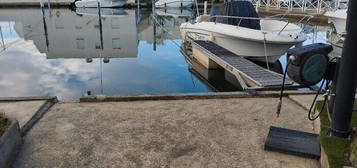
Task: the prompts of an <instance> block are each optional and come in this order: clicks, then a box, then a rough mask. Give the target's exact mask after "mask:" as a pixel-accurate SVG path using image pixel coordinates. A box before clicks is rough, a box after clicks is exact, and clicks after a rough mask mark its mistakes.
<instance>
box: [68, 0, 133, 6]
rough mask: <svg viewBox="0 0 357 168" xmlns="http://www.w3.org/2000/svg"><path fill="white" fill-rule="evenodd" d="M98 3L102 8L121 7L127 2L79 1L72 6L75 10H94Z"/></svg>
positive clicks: (113, 0)
mask: <svg viewBox="0 0 357 168" xmlns="http://www.w3.org/2000/svg"><path fill="white" fill-rule="evenodd" d="M98 2H99V3H100V7H102V8H112V7H122V6H124V5H125V4H126V2H127V0H80V1H76V2H75V3H74V4H75V5H76V7H77V8H96V7H98Z"/></svg>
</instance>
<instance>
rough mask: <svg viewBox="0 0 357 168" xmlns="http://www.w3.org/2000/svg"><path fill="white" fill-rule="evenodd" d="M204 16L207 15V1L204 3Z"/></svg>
mask: <svg viewBox="0 0 357 168" xmlns="http://www.w3.org/2000/svg"><path fill="white" fill-rule="evenodd" d="M203 15H207V1H205V2H204V6H203Z"/></svg>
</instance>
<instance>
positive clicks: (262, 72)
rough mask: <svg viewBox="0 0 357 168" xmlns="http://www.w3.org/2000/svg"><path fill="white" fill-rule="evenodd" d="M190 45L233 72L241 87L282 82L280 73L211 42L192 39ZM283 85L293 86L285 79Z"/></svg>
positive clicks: (267, 86) (256, 86)
mask: <svg viewBox="0 0 357 168" xmlns="http://www.w3.org/2000/svg"><path fill="white" fill-rule="evenodd" d="M192 46H193V47H196V48H198V49H200V50H201V51H202V52H204V53H205V55H208V57H209V59H210V60H213V61H214V62H215V63H217V64H218V65H219V66H220V67H222V68H224V69H226V70H227V71H229V72H231V73H232V74H234V75H235V76H236V77H237V79H238V81H239V82H240V83H241V84H242V87H243V89H263V88H264V89H272V88H280V86H281V84H282V80H283V77H282V75H281V74H278V73H275V72H272V71H269V70H267V69H264V68H262V67H260V66H259V65H257V64H255V63H253V62H251V61H249V60H247V59H245V58H243V57H240V56H238V55H236V54H234V53H232V52H230V51H228V50H227V49H225V48H223V47H221V46H219V45H217V44H214V43H213V42H209V41H202V40H195V41H192ZM285 85H286V86H288V87H289V86H293V82H292V81H291V80H289V79H287V80H286V81H285Z"/></svg>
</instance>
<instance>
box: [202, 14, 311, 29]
mask: <svg viewBox="0 0 357 168" xmlns="http://www.w3.org/2000/svg"><path fill="white" fill-rule="evenodd" d="M287 17H301V19H300V20H299V21H298V22H293V23H295V24H304V26H303V28H302V30H301V31H303V30H304V27H305V26H306V24H307V23H308V22H309V21H310V20H311V19H312V18H313V17H314V16H312V15H306V14H277V15H273V16H270V17H266V18H258V17H241V16H225V15H214V16H210V17H207V18H206V19H204V20H202V21H208V20H210V19H211V18H229V19H239V22H238V24H237V28H239V26H240V24H241V23H242V21H243V20H278V21H285V22H286V24H285V25H284V26H283V28H282V29H281V30H280V31H279V33H278V34H280V33H281V32H283V31H284V30H285V28H286V27H287V26H288V25H289V24H291V23H292V22H290V21H289V20H288V18H287ZM214 23H217V19H215V20H214Z"/></svg>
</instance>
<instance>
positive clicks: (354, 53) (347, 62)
mask: <svg viewBox="0 0 357 168" xmlns="http://www.w3.org/2000/svg"><path fill="white" fill-rule="evenodd" d="M355 18H357V2H356V1H349V5H348V14H347V22H346V30H347V36H346V39H345V41H344V47H343V52H342V58H341V64H340V69H339V70H338V78H337V88H336V97H335V102H333V103H334V106H333V114H332V122H331V127H330V130H329V133H328V134H329V136H335V137H341V138H347V137H348V136H349V135H350V132H351V118H352V111H353V106H354V101H355V94H356V85H357V48H356V44H357V23H356V22H355V21H354V19H355Z"/></svg>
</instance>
